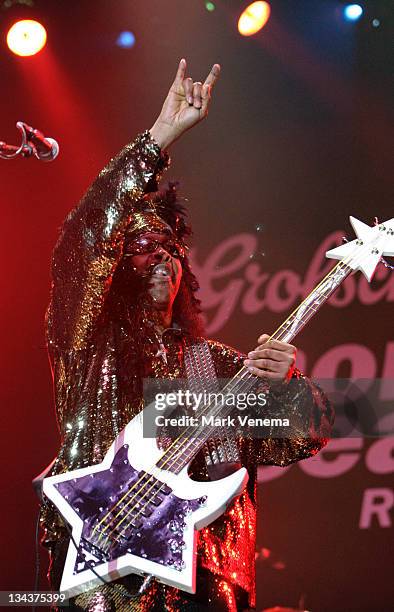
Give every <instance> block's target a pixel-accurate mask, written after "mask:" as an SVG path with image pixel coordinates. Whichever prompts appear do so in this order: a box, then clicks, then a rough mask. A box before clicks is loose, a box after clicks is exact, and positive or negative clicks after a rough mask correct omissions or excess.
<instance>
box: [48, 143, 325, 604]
mask: <svg viewBox="0 0 394 612" xmlns="http://www.w3.org/2000/svg"><path fill="white" fill-rule="evenodd" d="M167 165H168V157H167V156H166V155H165V154H163V153H161V151H160V148H159V147H158V146H157V144H156V143H155V142H154V141H153V140H152V138H151V137H150V134H149V132H145V133H144V134H142V135H140V136H138V137H137V138H136V140H135V141H134V142H133V143H132V144H130V145H127V146H126V147H125V148H124V149H123V150H122V151H121V152H120V153H119V155H118V156H117V157H116V158H114V159H113V160H111V162H110V163H109V165H108V166H107V167H106V168H105V169H104V170H102V172H101V173H100V174H99V176H98V177H97V179H96V180H95V182H94V183H93V185H92V186H91V187H90V189H89V190H88V192H87V193H86V195H85V196H84V198H83V199H82V201H81V202H80V204H79V206H78V207H77V208H76V209H74V210H73V211H72V212H71V213H70V214H69V215H68V217H67V219H66V221H65V223H64V225H63V228H62V232H61V235H60V238H59V240H58V243H57V245H56V247H55V250H54V255H53V262H52V279H53V285H52V295H51V303H50V305H49V308H48V312H47V342H48V350H49V354H50V359H51V364H52V370H53V378H54V390H55V402H56V411H57V420H58V426H59V429H60V434H61V448H60V451H59V453H58V455H57V458H56V460H55V463H54V464H53V466H52V469H51V474H52V475H53V474H58V473H61V472H65V471H69V470H73V469H76V468H80V467H84V466H87V465H90V464H92V463H97V462H100V461H102V459H103V457H104V454H105V452H106V450H107V449H108V447H109V446H110V444H111V443H112V441H113V440H114V438H115V437H116V436H117V435H118V434H119V433H120V431H121V430H122V428H123V427H124V426H125V425H126V423H127V422H129V421H130V420H131V419H132V418H133V417H134V416H135V415H136V414H137V413H138V412H139V411H140V410H141V409H142V407H143V400H142V395H141V390H140V386H139V381H137V380H134V381H132V384H131V385H128V386H127V388H125V386H124V385H123V383H122V377H121V376H120V374H119V371H120V365H121V364H120V359H119V354H120V349H119V344H120V342H121V341H122V339H123V340H124V337H125V336H127V333H132V330H126V329H124V328H122V327H121V325H120V324H119V323H118V322H117V321H116V320H115V319H113V318H112V319H111V318H109V319H106V318H105V305H106V301H107V299H108V295H109V292H110V286H111V280H112V278H113V275H114V273H115V270H116V268H117V266H118V264H119V262H120V261H121V259H122V252H123V243H124V237H125V232H126V228H128V227H130V225H131V226H134V227H135V228H137V229H138V227H139V224H140V225H141V227H143V224H141V219H142V216H141V201H142V197H143V195H144V192H145V190H146V188H147V185H148V183H149V181H152V180H154V179H155V178H157V177H158V176H159V175H160V173H161V171H162V170H163V169H164V168H165V167H166V166H167ZM185 337H186V335H185V333H184V332H183V331H182V330H181V329H176V328H170V329H168V330H165V332H164V334H163V342H164V344H165V347H166V349H167V354H166V357H167V359H166V361H165V360H163V359H162V358H161V357H160V355H157V346H149V347H148V346H147V347H146V351H145V353H144V355H145V373H146V375H147V376H150V377H161V378H169V379H173V378H179V377H182V378H185V369H184V363H183V350H184V346H185ZM209 345H210V349H211V353H212V357H213V360H214V364H215V369H216V373H217V375H218V377H219V378H226V377H232V376H234V375H235V374H236V372H237V371H238V370H239V369H240V368H241V367H242V365H243V358H244V356H243V355H242V354H240V353H239V352H237V351H236V350H234V349H232V348H230V347H227V346H225V345H223V344H220V343H219V342H216V341H212V340H210V341H209ZM294 376H295V377H297V378H299V380H300V384H299V385H298V386H297V393H294V391H292V390H291V389H290V388H289V389H288V390H287V391H285V392H283V391H282V393H281V394H279V395H278V396H275V394H274V393H271V394H270V401H269V409H270V411H272V414H275V415H277V416H278V415H279V416H280V415H286V416H289V414H291V415H292V416H293V417H294V418H296V419H297V421H298V422H299V423H301V424H302V425H301V428H302V430H303V431H304V432H308V437H306V436H305V435H304V436H299V437H296V436H295V437H293V438H292V439H279V438H268V439H259V440H253V439H251V438H250V439H249V438H243V439H240V441H239V448H240V454H241V459H242V463H243V465H245V466H246V467H247V469H248V472H249V482H248V485H247V488H246V490H245V491H244V492H243V494H242V495H241V496H240V497H238V498H237V499H236V500H234V501H233V502H232V503H231V505H230V507H229V508H228V510H227V511H226V513H225V514H224V515H223V516H221V517H220V518H219V519H217V520H216V521H215V522H214V523H213V524H212V525H210V526H209V527H207V528H205V529H203V530H201V531H200V532H199V539H198V578H197V594H196V595H195V596H190V595H188V594H185V593H183V592H181V591H179V590H177V589H174V588H172V587H167V586H163V585H160V584H159V583H157V582H155V581H153V583H152V584H151V585H150V586H149V587H148V589H147V591H146V592H145V593H144V594H142V595H138V594H136V591H137V590H138V588H139V587H140V585H141V581H142V580H141V578H139V577H138V576H134V575H131V576H129V577H126V578H124V579H122V580H120V581H119V582H117V583H111V584H109V585H103V586H101V587H98V588H96V589H95V590H94V591H90V592H87V593H83V594H82V595H79V596H77V597H76V598H75V601H74V603H73V606H74V608H71V609H76V610H79V609H83V610H91V611H92V612H93V611H94V612H104V611H107V610H120V611H121V610H138V611H140V612H143V611H148V610H149V611H150V612H152V611H156V610H157V611H162V610H169V611H175V610H217V611H220V610H226V611H229V612H230V611H231V612H233V611H236V610H245V609H249V608H250V607H253V606H254V592H255V583H254V582H255V580H254V549H255V528H256V473H257V466H258V464H267V465H280V466H284V465H288V464H290V463H293V462H295V461H299V460H301V459H305V458H307V457H309V456H311V455H314V454H315V453H317V452H318V451H319V449H320V448H321V447H322V446H323V445H324V444H325V443H326V441H327V438H328V436H329V432H330V426H331V423H332V413H331V408H330V406H329V404H328V403H327V401H326V400H325V398H324V396H323V395H322V394H321V392H320V390H319V389H318V388H317V387H315V386H314V385H312V384H311V383H310V382H309V381H308V380H307V379H305V378H304V377H302V376H301V375H300V373H299V372H296V373H295V375H294ZM191 473H192V475H193V477H194V478H196V479H202V480H203V479H207V478H208V476H207V471H206V466H205V461H204V457H203V456H202V453H200V454H199V455H198V456H197V457H196V458H195V460H194V462H193V464H192V470H191ZM41 522H42V526H43V527H44V530H45V536H44V538H43V543H44V545H45V546H47V547H48V549H49V550H50V556H51V567H50V572H49V576H50V579H51V583H52V586H53V588H58V586H59V583H60V577H61V572H62V568H63V561H64V556H65V553H66V549H67V546H68V534H67V531H66V529H65V526H64V523H63V521H62V519H61V517H60V516H59V515H58V513H57V512H56V511H55V509H54V508H53V507H52V506H51V505H50V504H45V505H44V506H43V507H42V512H41ZM130 593H131V597H130V595H129V594H130ZM133 594H134V595H133Z"/></svg>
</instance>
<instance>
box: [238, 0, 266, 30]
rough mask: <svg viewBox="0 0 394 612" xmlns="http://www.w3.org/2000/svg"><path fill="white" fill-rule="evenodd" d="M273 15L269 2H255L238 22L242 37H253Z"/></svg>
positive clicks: (247, 8)
mask: <svg viewBox="0 0 394 612" xmlns="http://www.w3.org/2000/svg"><path fill="white" fill-rule="evenodd" d="M270 14H271V7H270V5H269V4H268V2H253V3H252V4H249V6H248V7H246V9H245V10H244V12H243V13H242V15H241V17H240V18H239V20H238V31H239V33H240V34H242V36H252V34H256V32H259V30H261V28H263V27H264V26H265V24H266V23H267V21H268V19H269V16H270Z"/></svg>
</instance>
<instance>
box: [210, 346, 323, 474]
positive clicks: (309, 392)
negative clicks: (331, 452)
mask: <svg viewBox="0 0 394 612" xmlns="http://www.w3.org/2000/svg"><path fill="white" fill-rule="evenodd" d="M209 346H210V350H211V353H212V356H213V359H214V363H215V368H216V373H217V375H218V377H219V378H222V379H224V378H230V377H233V376H235V374H236V373H237V372H238V371H239V370H240V369H241V368H242V366H243V360H244V359H246V355H243V354H242V353H240V352H239V351H236V350H235V349H233V348H231V347H229V346H226V345H225V344H221V343H220V342H217V341H212V340H210V341H209ZM261 380H262V379H260V378H258V377H257V376H256V392H261V391H263V392H265V393H266V397H267V404H266V406H264V408H260V409H259V410H260V412H257V411H256V412H253V414H251V416H252V417H253V418H258V417H264V418H269V419H280V420H281V421H282V422H284V421H285V419H288V421H289V424H288V426H285V427H282V426H273V427H272V428H271V429H270V430H268V431H267V432H264V437H259V433H258V432H256V429H255V428H254V427H253V428H251V429H250V436H249V437H244V438H242V439H241V441H240V445H241V447H242V455H243V458H244V460H245V462H246V463H250V462H251V463H253V464H263V465H277V466H285V465H289V464H291V463H294V462H296V461H300V460H302V459H307V458H308V457H311V456H313V455H315V454H316V453H318V452H319V450H320V449H321V448H323V446H325V445H326V444H327V442H328V440H329V438H330V435H331V429H332V425H333V422H334V411H333V408H332V405H331V404H330V402H329V401H328V399H327V397H326V396H325V394H324V393H323V391H322V390H321V389H320V387H319V386H318V385H316V384H315V383H313V382H312V381H311V380H309V379H308V378H307V377H306V376H304V375H303V374H302V373H301V372H300V371H299V370H297V369H296V370H295V371H294V373H293V377H292V379H291V380H290V382H289V383H288V384H286V385H280V386H277V387H276V388H275V387H272V386H271V387H269V386H267V385H265V384H262V383H261Z"/></svg>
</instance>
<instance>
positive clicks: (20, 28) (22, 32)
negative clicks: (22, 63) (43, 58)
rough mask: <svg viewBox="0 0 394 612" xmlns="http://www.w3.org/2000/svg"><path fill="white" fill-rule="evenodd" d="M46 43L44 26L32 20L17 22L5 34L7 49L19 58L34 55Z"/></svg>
mask: <svg viewBox="0 0 394 612" xmlns="http://www.w3.org/2000/svg"><path fill="white" fill-rule="evenodd" d="M46 41H47V33H46V30H45V28H44V26H42V25H41V23H38V21H34V20H33V19H23V20H22V21H17V22H16V23H14V25H13V26H11V28H10V29H9V30H8V34H7V45H8V48H9V49H10V51H12V52H13V53H15V55H20V56H21V57H28V56H29V55H36V53H38V52H39V51H41V49H42V48H43V47H44V46H45V43H46Z"/></svg>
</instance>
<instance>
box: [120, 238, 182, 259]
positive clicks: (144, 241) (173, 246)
mask: <svg viewBox="0 0 394 612" xmlns="http://www.w3.org/2000/svg"><path fill="white" fill-rule="evenodd" d="M159 247H161V248H162V249H164V250H165V251H167V253H169V254H170V255H171V257H176V258H177V259H182V258H183V257H184V256H185V249H184V248H183V246H181V245H180V244H179V242H175V241H174V240H166V241H165V242H159V241H158V240H150V239H149V238H137V239H136V240H133V242H131V243H130V244H128V245H127V247H126V252H125V253H124V254H123V256H124V257H133V256H134V255H148V254H149V253H154V252H155V251H156V250H157V249H158V248H159Z"/></svg>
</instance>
